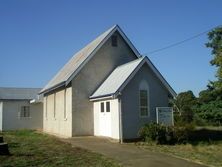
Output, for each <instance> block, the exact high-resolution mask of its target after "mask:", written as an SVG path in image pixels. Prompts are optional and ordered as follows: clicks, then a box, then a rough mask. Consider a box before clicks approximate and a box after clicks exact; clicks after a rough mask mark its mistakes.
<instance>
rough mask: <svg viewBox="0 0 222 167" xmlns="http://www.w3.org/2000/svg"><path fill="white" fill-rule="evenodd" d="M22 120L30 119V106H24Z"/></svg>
mask: <svg viewBox="0 0 222 167" xmlns="http://www.w3.org/2000/svg"><path fill="white" fill-rule="evenodd" d="M20 117H21V118H29V117H30V107H29V106H22V107H21V112H20Z"/></svg>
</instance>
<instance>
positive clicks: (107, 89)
mask: <svg viewBox="0 0 222 167" xmlns="http://www.w3.org/2000/svg"><path fill="white" fill-rule="evenodd" d="M143 59H144V58H139V59H136V60H134V61H131V62H129V63H126V64H123V65H121V66H118V67H117V68H116V69H115V70H114V71H113V72H112V73H111V74H110V75H109V76H108V78H107V79H106V80H105V81H104V82H103V83H102V85H101V86H100V87H99V88H98V89H97V90H96V91H95V92H94V93H93V95H92V96H90V98H91V99H93V98H97V97H104V96H107V95H113V94H115V93H116V92H117V91H118V89H119V88H120V87H121V85H123V83H124V82H125V81H126V80H127V78H128V77H129V76H130V74H132V73H133V71H134V70H135V69H136V67H137V66H138V65H139V64H140V63H141V62H142V60H143Z"/></svg>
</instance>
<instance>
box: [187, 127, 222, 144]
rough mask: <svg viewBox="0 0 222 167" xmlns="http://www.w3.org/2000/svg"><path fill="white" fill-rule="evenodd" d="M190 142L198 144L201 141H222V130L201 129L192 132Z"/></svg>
mask: <svg viewBox="0 0 222 167" xmlns="http://www.w3.org/2000/svg"><path fill="white" fill-rule="evenodd" d="M188 140H189V143H190V144H194V145H195V144H198V143H199V142H213V141H222V130H212V129H204V128H203V129H199V130H194V131H192V132H190V134H189V139H188Z"/></svg>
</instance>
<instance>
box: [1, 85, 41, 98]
mask: <svg viewBox="0 0 222 167" xmlns="http://www.w3.org/2000/svg"><path fill="white" fill-rule="evenodd" d="M40 90H41V88H3V87H0V100H31V99H35V98H36V96H37V95H38V92H39V91H40Z"/></svg>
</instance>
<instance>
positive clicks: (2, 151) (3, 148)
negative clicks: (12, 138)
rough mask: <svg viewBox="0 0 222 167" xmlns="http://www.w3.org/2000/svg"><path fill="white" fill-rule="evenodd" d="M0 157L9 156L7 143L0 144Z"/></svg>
mask: <svg viewBox="0 0 222 167" xmlns="http://www.w3.org/2000/svg"><path fill="white" fill-rule="evenodd" d="M0 155H9V150H8V144H7V143H0Z"/></svg>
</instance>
